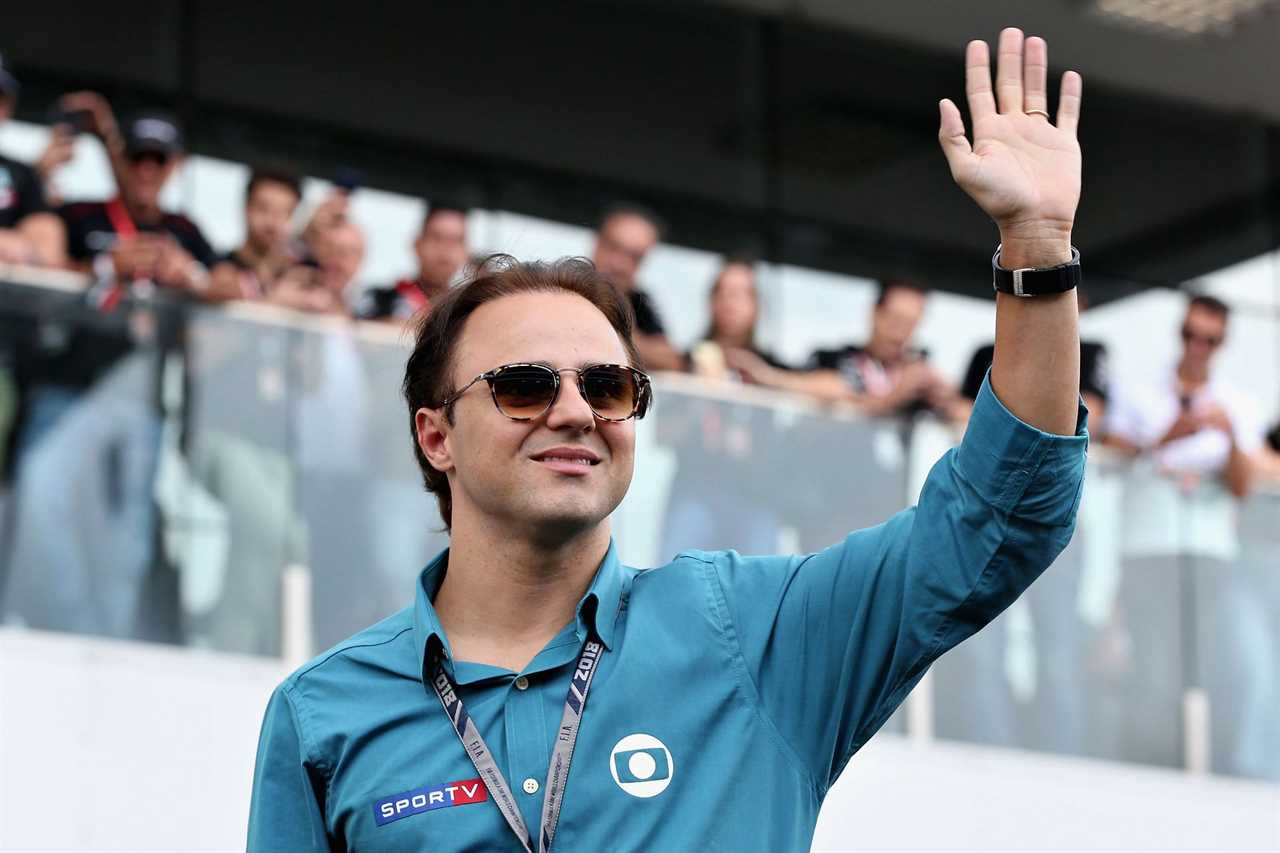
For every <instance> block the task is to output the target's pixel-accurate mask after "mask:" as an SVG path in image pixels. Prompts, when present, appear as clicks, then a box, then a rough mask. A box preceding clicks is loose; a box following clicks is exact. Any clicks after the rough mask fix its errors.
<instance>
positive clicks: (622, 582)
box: [248, 29, 1088, 853]
mask: <svg viewBox="0 0 1280 853" xmlns="http://www.w3.org/2000/svg"><path fill="white" fill-rule="evenodd" d="M1045 51H1046V48H1045V44H1044V42H1043V40H1040V39H1027V40H1026V42H1025V54H1026V62H1025V64H1024V62H1023V54H1024V39H1023V35H1022V33H1021V32H1020V31H1018V30H1013V29H1009V30H1005V31H1004V32H1003V33H1002V34H1001V37H1000V51H999V55H1000V57H1001V59H1000V67H999V70H998V74H997V76H998V79H999V81H1000V86H999V92H1000V94H999V104H998V106H997V101H996V98H995V96H994V95H993V87H992V83H991V78H990V72H989V70H988V66H989V61H990V60H989V53H988V48H987V45H986V44H984V43H982V42H974V43H971V44H970V45H969V48H968V55H967V60H968V61H967V68H968V72H967V73H968V77H969V80H968V83H969V85H968V87H967V89H968V92H969V101H970V108H971V115H972V116H973V121H974V142H973V144H972V145H971V144H970V142H969V140H968V138H967V136H966V133H965V128H964V125H963V123H962V120H961V118H960V113H959V110H958V108H957V107H956V106H955V104H953V103H951V102H950V101H944V102H943V103H942V104H941V106H940V119H941V134H940V138H941V141H942V145H943V149H944V152H945V153H946V156H947V159H948V162H949V163H950V165H951V169H952V173H953V175H954V176H955V178H956V180H957V182H958V183H959V184H960V185H961V187H963V188H964V189H965V190H966V191H967V192H968V193H969V195H970V196H972V197H973V198H974V199H975V200H976V201H977V202H978V204H979V206H980V207H981V208H982V209H983V210H984V211H985V212H986V213H987V214H988V215H989V216H992V217H993V218H994V219H995V221H996V223H997V225H998V226H999V228H1000V232H1001V237H1002V239H1003V244H1002V248H1001V250H1000V254H999V256H998V257H999V259H1000V261H1001V262H1002V264H1003V265H1004V266H1003V267H1001V271H998V272H995V273H994V274H993V276H994V278H995V280H996V281H997V282H998V283H999V285H1000V286H1002V287H1005V288H1007V289H1009V293H1007V294H1006V293H1001V295H1000V300H999V308H998V312H999V316H998V318H997V335H996V351H995V363H994V365H993V367H992V370H991V374H990V378H989V380H988V382H987V383H986V385H985V387H984V388H983V390H982V392H981V393H980V394H979V397H978V400H977V402H976V403H975V405H974V413H973V418H972V421H971V426H970V429H969V431H968V433H967V435H966V437H965V439H964V441H963V442H962V443H961V445H960V447H959V448H958V449H957V450H955V451H952V452H949V453H948V454H947V455H946V456H944V457H943V458H942V460H940V461H939V462H938V464H937V465H936V466H935V467H934V469H933V471H932V473H931V474H930V477H929V479H928V482H927V484H926V485H925V487H924V490H923V493H922V495H921V498H920V503H919V506H918V507H917V508H911V509H907V510H905V511H903V512H901V513H899V514H897V515H895V516H894V517H893V518H891V519H889V520H888V521H887V522H886V523H885V524H882V525H880V526H878V527H874V528H870V529H867V530H860V531H856V532H854V533H852V534H850V535H849V536H848V537H847V538H845V539H844V540H842V541H840V542H838V543H836V544H834V545H832V546H831V547H829V548H827V549H826V550H824V551H821V552H819V553H815V554H808V555H791V556H742V555H739V554H738V553H737V552H735V551H718V552H708V551H688V552H684V553H681V554H679V555H664V559H669V560H670V562H668V563H666V564H665V565H663V566H660V567H658V568H653V569H648V570H639V569H635V568H629V567H627V566H625V565H623V563H622V560H621V557H620V555H619V553H618V548H617V547H616V546H615V545H614V543H613V539H612V527H611V523H610V516H611V514H612V512H613V511H614V510H615V509H616V508H617V507H618V505H619V503H620V502H621V501H622V499H623V497H624V496H625V495H626V494H627V491H628V487H629V486H630V484H631V480H632V475H633V472H636V473H638V475H639V476H640V477H642V478H654V477H659V476H661V472H660V471H659V470H656V469H654V468H651V467H649V465H646V461H647V460H644V459H639V458H637V455H636V433H637V430H638V429H639V428H640V427H639V425H640V424H642V423H643V420H642V419H643V418H645V416H646V415H648V414H649V413H650V411H651V410H653V409H654V408H655V407H657V406H661V405H662V401H661V399H659V395H658V393H657V392H656V391H655V389H654V387H653V386H652V384H651V383H650V381H649V379H648V377H647V375H646V374H645V372H644V369H643V367H642V366H641V364H640V362H639V360H638V358H637V347H636V340H635V334H634V329H633V326H632V319H631V312H630V311H629V310H628V307H627V304H626V302H625V301H624V299H625V297H624V296H622V295H620V294H619V292H618V291H617V290H615V289H614V288H613V287H612V286H611V285H610V283H609V281H608V279H607V278H605V277H604V276H603V275H602V274H601V273H600V272H599V271H597V270H596V269H595V268H594V267H593V266H592V265H590V264H589V263H587V262H585V261H580V260H566V261H560V262H555V263H534V264H529V263H526V264H521V263H516V262H514V261H512V260H510V259H503V260H499V261H497V262H490V263H488V264H486V265H484V266H482V267H481V269H480V271H479V273H478V274H477V275H476V277H475V278H474V279H472V280H471V281H469V282H467V283H464V284H462V285H460V286H459V287H457V288H455V289H454V290H452V291H451V292H450V293H449V295H447V296H446V297H445V298H444V299H443V300H441V301H440V302H439V303H437V304H436V305H435V306H434V307H433V310H432V312H431V313H430V315H429V316H428V317H427V318H426V320H425V321H424V322H423V323H422V324H421V326H420V327H419V330H418V333H417V336H416V341H415V346H414V349H413V352H412V353H411V355H410V356H409V359H408V363H407V364H406V367H405V380H404V386H403V387H404V393H405V397H406V401H407V403H408V416H409V417H408V422H409V426H410V432H411V435H412V439H413V447H414V452H415V455H416V458H417V461H418V465H419V468H420V469H421V471H422V475H423V479H424V482H425V484H426V487H427V489H428V490H429V491H430V492H431V493H433V494H434V495H435V496H436V499H437V502H438V504H439V508H440V515H441V518H442V519H443V521H444V524H445V526H446V527H447V528H448V529H449V531H450V545H449V548H448V549H447V550H445V551H443V552H442V553H440V554H438V555H437V556H436V557H435V558H434V559H432V560H431V562H430V563H428V564H427V566H426V568H425V569H423V571H422V573H421V574H420V575H419V576H418V578H417V582H416V584H415V587H414V590H413V593H414V603H413V604H412V605H411V606H410V607H408V608H406V609H405V610H403V611H401V612H400V613H397V614H395V615H393V616H391V617H390V618H388V619H386V620H385V621H383V622H381V623H379V624H378V625H375V626H373V627H372V628H369V629H367V630H365V631H363V632H361V633H359V634H357V635H355V636H354V637H353V638H351V639H349V640H347V641H345V642H343V643H340V644H339V645H338V646H336V647H334V648H333V649H330V650H329V651H327V652H325V653H324V654H322V655H321V656H320V657H318V658H316V659H315V660H314V661H312V662H311V663H308V664H306V665H305V666H303V667H302V668H301V669H299V670H298V671H297V672H295V673H294V674H292V675H291V676H289V677H288V678H287V679H285V681H284V682H283V683H282V684H281V685H280V686H279V687H278V688H277V689H276V691H275V692H274V694H273V695H272V698H271V700H270V702H269V704H268V707H267V711H266V718H265V720H264V723H263V728H262V734H261V739H260V741H259V747H258V755H257V766H256V770H255V776H254V787H253V795H252V800H251V812H250V819H249V839H248V849H249V850H251V851H266V850H291V851H301V850H330V849H333V850H353V849H361V850H366V849H376V850H385V851H400V850H404V851H409V850H438V851H446V850H450V851H453V850H510V851H520V850H523V851H527V852H528V853H532V851H534V850H537V851H539V853H546V851H548V850H593V851H594V850H611V851H614V850H616V851H633V850H713V849H714V850H805V849H808V848H809V846H810V842H811V840H812V837H813V832H814V827H815V823H816V820H817V815H818V809H819V807H820V805H821V803H822V800H823V797H824V796H825V795H826V793H827V791H828V789H829V788H830V786H831V785H832V783H833V782H834V781H835V779H836V778H837V777H838V776H839V775H840V772H841V771H842V770H843V768H844V766H845V764H846V763H847V761H848V760H849V759H850V757H851V756H852V755H853V753H854V752H856V751H857V750H858V749H859V748H860V747H861V746H862V745H863V744H864V743H865V742H866V740H867V739H868V738H870V737H871V736H872V735H873V734H874V733H875V732H876V730H877V729H879V728H880V726H881V725H882V724H883V723H884V722H885V720H887V719H888V717H889V715H890V714H891V713H892V712H893V710H894V708H896V707H897V706H898V705H899V704H900V703H901V702H902V700H903V699H904V698H905V697H906V695H907V693H908V692H909V691H910V690H911V688H912V686H913V685H914V684H915V683H916V682H917V681H918V680H919V678H920V677H921V676H922V675H923V673H924V672H925V670H926V669H927V668H928V666H929V664H930V662H931V661H932V660H933V659H934V658H936V657H937V656H938V655H940V654H942V653H943V652H944V651H946V650H947V649H948V648H950V647H951V646H953V645H955V644H956V643H958V642H960V641H961V640H962V639H964V638H965V637H967V636H969V635H970V634H972V633H973V632H974V631H976V630H977V629H978V628H980V627H981V626H982V625H983V624H985V623H986V622H988V621H990V620H991V619H992V618H994V617H995V615H996V614H997V613H999V612H1000V610H1002V609H1003V608H1004V607H1005V606H1007V605H1008V604H1009V602H1010V601H1012V600H1013V599H1014V598H1015V597H1016V596H1017V595H1019V594H1020V593H1021V592H1022V590H1023V589H1025V588H1026V586H1027V585H1028V584H1030V583H1031V581H1032V580H1033V579H1034V578H1035V577H1036V576H1037V575H1038V574H1039V573H1040V572H1041V571H1042V570H1043V569H1044V568H1045V567H1046V566H1047V565H1048V564H1049V563H1050V562H1052V560H1053V558H1054V557H1055V556H1056V554H1057V553H1058V552H1059V551H1060V550H1061V549H1062V548H1063V547H1064V545H1065V544H1066V542H1067V540H1068V539H1069V538H1070V536H1071V532H1072V529H1073V526H1074V517H1075V507H1076V502H1077V500H1078V498H1079V494H1080V490H1081V484H1082V478H1083V471H1084V455H1085V446H1086V444H1087V441H1088V437H1087V433H1086V431H1085V428H1084V427H1085V411H1084V409H1083V406H1082V405H1081V404H1080V403H1079V398H1078V394H1077V389H1078V387H1079V377H1078V375H1077V371H1078V364H1077V361H1078V358H1079V343H1078V338H1077V331H1076V319H1077V316H1076V305H1075V295H1074V293H1073V292H1072V290H1071V285H1072V282H1073V281H1074V280H1075V274H1074V273H1073V272H1071V271H1070V270H1064V269H1063V267H1064V265H1070V264H1073V262H1074V261H1075V260H1076V259H1077V258H1078V254H1077V253H1076V252H1075V251H1074V250H1073V249H1072V247H1071V235H1070V229H1071V225H1072V222H1073V220H1074V215H1075V208H1076V204H1077V201H1078V197H1079V188H1080V151H1079V146H1078V145H1077V143H1076V139H1075V126H1076V120H1077V116H1078V110H1079V102H1080V80H1079V77H1078V76H1077V75H1075V74H1074V73H1070V74H1068V75H1067V76H1066V78H1065V79H1064V82H1063V85H1062V95H1061V98H1060V104H1061V106H1060V109H1059V111H1058V115H1057V124H1056V125H1055V124H1053V123H1052V122H1051V121H1050V119H1049V118H1048V115H1049V114H1048V112H1047V108H1046V107H1047V103H1046V102H1047V98H1046V80H1045V67H1046V54H1045ZM1024 78H1025V80H1026V88H1025V92H1024V88H1023V80H1024ZM1076 269H1078V268H1076ZM1014 270H1017V271H1018V272H1017V274H1016V275H1015V274H1014V273H1013V271H1014ZM1015 288H1016V289H1017V290H1020V291H1021V292H1022V293H1024V294H1028V295H1025V296H1019V295H1015V293H1014V289H1015ZM1035 291H1040V292H1041V295H1034V296H1033V295H1030V293H1031V292H1035ZM650 464H651V463H650ZM743 464H747V465H749V464H751V463H750V461H749V460H748V461H746V462H744V463H743ZM775 487H776V488H778V489H788V488H789V489H813V488H820V484H818V483H814V482H790V483H788V482H785V481H779V482H777V483H776V484H775ZM633 498H638V499H643V495H633ZM422 523H423V524H429V523H431V522H430V520H428V519H425V518H424V519H423V520H422ZM351 570H352V571H353V572H359V571H361V567H360V566H352V567H351Z"/></svg>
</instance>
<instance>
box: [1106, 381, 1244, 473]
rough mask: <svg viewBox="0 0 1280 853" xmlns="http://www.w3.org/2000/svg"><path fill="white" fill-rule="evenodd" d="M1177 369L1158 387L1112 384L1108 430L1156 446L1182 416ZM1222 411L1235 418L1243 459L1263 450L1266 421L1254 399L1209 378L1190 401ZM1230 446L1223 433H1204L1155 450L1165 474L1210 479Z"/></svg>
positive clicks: (1194, 406) (1195, 405)
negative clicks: (1188, 475)
mask: <svg viewBox="0 0 1280 853" xmlns="http://www.w3.org/2000/svg"><path fill="white" fill-rule="evenodd" d="M1178 393H1179V389H1178V377H1177V372H1176V370H1172V369H1171V370H1169V372H1168V373H1167V374H1165V376H1164V378H1163V380H1162V381H1160V382H1158V383H1147V384H1138V383H1129V382H1123V381H1120V382H1113V383H1112V388H1111V395H1110V397H1109V399H1108V400H1107V413H1106V423H1105V427H1106V431H1107V432H1108V433H1110V434H1111V435H1115V436H1118V437H1120V438H1123V439H1124V440H1126V441H1128V442H1130V443H1132V444H1134V445H1137V446H1138V447H1152V446H1154V445H1155V443H1156V442H1158V441H1159V440H1160V439H1161V438H1162V437H1163V436H1164V435H1165V433H1167V432H1168V431H1169V428H1170V427H1172V426H1173V424H1174V421H1176V420H1177V419H1178V415H1179V414H1180V413H1181V411H1182V400H1181V399H1180V398H1179V396H1178ZM1215 404H1216V405H1218V406H1221V407H1222V408H1223V409H1224V410H1225V411H1226V413H1227V416H1228V417H1229V418H1230V419H1231V426H1232V431H1233V432H1234V433H1235V441H1236V447H1238V448H1239V449H1240V451H1241V452H1243V453H1245V454H1250V455H1251V454H1253V453H1256V452H1257V451H1258V450H1259V449H1260V448H1261V447H1262V433H1263V428H1262V418H1261V416H1260V415H1259V412H1258V408H1257V406H1256V405H1255V404H1254V402H1253V400H1252V399H1250V398H1249V397H1248V396H1247V395H1245V394H1244V393H1242V392H1240V391H1239V390H1237V389H1236V388H1234V387H1232V386H1231V385H1230V383H1228V382H1226V381H1224V380H1222V379H1220V378H1217V377H1213V376H1210V378H1209V381H1208V382H1207V383H1205V385H1204V386H1203V387H1201V388H1200V389H1199V390H1198V391H1197V392H1196V393H1195V394H1194V395H1193V396H1192V398H1191V400H1190V408H1191V410H1192V411H1203V410H1205V409H1207V408H1210V407H1211V406H1213V405H1215ZM1230 453H1231V442H1230V440H1229V439H1228V436H1227V434H1226V433H1225V432H1222V431H1221V430H1217V429H1203V430H1200V431H1199V432H1197V433H1195V434H1193V435H1188V436H1184V437H1183V438H1179V439H1177V440H1175V441H1171V442H1169V443H1168V444H1166V445H1164V446H1163V447H1160V448H1158V449H1156V450H1154V451H1152V456H1153V457H1154V461H1155V463H1156V466H1157V467H1158V468H1159V469H1160V470H1163V471H1167V472H1178V473H1190V474H1209V473H1213V472H1217V471H1221V470H1223V469H1224V468H1226V466H1227V460H1228V458H1229V456H1230Z"/></svg>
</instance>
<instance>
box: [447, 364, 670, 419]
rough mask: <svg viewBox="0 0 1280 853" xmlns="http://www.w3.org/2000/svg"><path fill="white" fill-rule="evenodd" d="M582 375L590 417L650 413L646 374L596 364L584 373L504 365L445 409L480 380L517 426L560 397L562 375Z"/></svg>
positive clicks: (581, 386) (484, 375) (463, 389)
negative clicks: (571, 373)
mask: <svg viewBox="0 0 1280 853" xmlns="http://www.w3.org/2000/svg"><path fill="white" fill-rule="evenodd" d="M565 371H571V372H573V373H576V374H578V392H579V393H580V394H582V399H584V400H586V401H587V405H588V406H590V407H591V412H592V414H594V415H595V416H596V417H597V418H599V419H600V420H602V421H625V420H628V419H630V418H633V417H634V418H637V419H639V418H643V417H644V416H645V413H646V412H647V411H649V404H650V402H651V401H652V399H653V390H652V388H651V387H650V385H649V377H648V375H647V374H645V373H644V371H642V370H636V369H635V368H634V367H628V366H626V365H624V364H592V365H590V366H588V367H583V368H581V369H578V368H573V367H563V368H560V369H559V370H556V369H555V368H551V367H548V366H547V365H545V364H504V365H502V366H501V367H497V368H494V369H493V370H490V371H489V372H488V373H481V374H480V375H479V376H477V377H476V378H475V379H472V380H471V381H470V382H468V383H467V384H466V385H463V386H462V387H461V388H459V389H458V390H457V391H456V392H455V393H453V394H451V395H450V396H449V397H447V398H446V399H445V401H444V402H443V403H441V404H440V405H441V407H442V408H444V409H448V408H449V406H452V405H453V404H454V403H455V402H456V401H457V399H458V398H459V397H461V396H462V395H463V394H464V393H466V391H467V389H468V388H470V387H471V386H472V385H475V384H476V383H477V382H479V381H480V380H482V379H483V380H484V381H485V382H488V383H489V393H490V394H491V395H492V396H493V404H494V405H495V406H497V408H498V411H499V412H500V413H502V414H503V415H505V416H506V417H508V418H510V419H511V420H513V421H531V420H533V419H534V418H537V417H539V416H541V415H542V414H543V413H544V412H546V411H547V410H548V409H550V408H551V407H552V406H553V405H554V404H555V402H556V399H557V398H558V397H559V396H560V374H561V373H564V372H565Z"/></svg>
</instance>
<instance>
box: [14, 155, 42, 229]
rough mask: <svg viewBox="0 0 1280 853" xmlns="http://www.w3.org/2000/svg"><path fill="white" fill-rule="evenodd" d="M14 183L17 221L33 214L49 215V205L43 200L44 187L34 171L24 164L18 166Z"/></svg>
mask: <svg viewBox="0 0 1280 853" xmlns="http://www.w3.org/2000/svg"><path fill="white" fill-rule="evenodd" d="M18 165H19V166H21V168H20V169H18V170H16V174H15V175H14V177H15V178H16V179H17V180H16V181H15V182H14V183H15V184H16V185H17V191H18V221H21V220H22V219H25V218H26V217H28V216H31V215H32V214H34V213H49V212H50V211H49V203H48V202H47V201H46V200H45V195H44V185H43V184H41V183H40V177H39V176H38V175H37V174H36V173H35V170H34V169H32V168H31V167H29V166H26V165H24V164H18Z"/></svg>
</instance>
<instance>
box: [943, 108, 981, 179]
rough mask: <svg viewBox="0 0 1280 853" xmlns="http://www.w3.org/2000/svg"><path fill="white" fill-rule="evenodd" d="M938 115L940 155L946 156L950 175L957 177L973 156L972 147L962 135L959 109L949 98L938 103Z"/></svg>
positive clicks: (962, 123)
mask: <svg viewBox="0 0 1280 853" xmlns="http://www.w3.org/2000/svg"><path fill="white" fill-rule="evenodd" d="M938 113H939V116H940V123H939V127H938V142H940V143H941V144H942V153H943V154H944V155H946V158H947V165H948V166H950V167H951V174H952V175H957V174H959V173H960V172H961V171H963V170H964V167H965V163H966V161H967V160H968V158H970V157H972V156H973V146H971V145H970V144H969V140H968V138H967V137H966V136H965V135H964V119H962V118H961V117H960V108H959V107H957V106H956V105H955V104H954V103H952V101H951V99H950V98H943V99H942V100H941V101H939V102H938Z"/></svg>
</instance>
